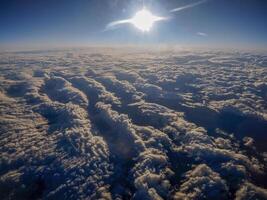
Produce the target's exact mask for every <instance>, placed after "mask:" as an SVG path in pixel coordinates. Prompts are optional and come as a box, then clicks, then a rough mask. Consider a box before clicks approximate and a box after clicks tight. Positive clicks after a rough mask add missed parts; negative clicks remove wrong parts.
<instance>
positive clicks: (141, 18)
mask: <svg viewBox="0 0 267 200" xmlns="http://www.w3.org/2000/svg"><path fill="white" fill-rule="evenodd" d="M160 19H161V17H157V16H154V15H153V14H152V13H151V12H150V11H149V10H147V9H146V8H143V9H142V10H140V11H138V12H137V13H136V14H135V16H134V17H133V18H132V19H131V20H130V23H132V24H133V25H134V26H135V27H136V28H138V29H140V30H141V31H143V32H148V31H150V29H151V28H152V26H153V24H154V22H156V21H159V20H160Z"/></svg>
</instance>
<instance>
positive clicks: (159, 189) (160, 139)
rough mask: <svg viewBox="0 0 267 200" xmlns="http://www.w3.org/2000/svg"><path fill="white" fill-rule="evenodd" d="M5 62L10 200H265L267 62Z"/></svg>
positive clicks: (118, 58)
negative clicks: (266, 65)
mask: <svg viewBox="0 0 267 200" xmlns="http://www.w3.org/2000/svg"><path fill="white" fill-rule="evenodd" d="M10 56H11V57H12V58H14V59H13V61H12V63H10V59H8V58H10ZM0 59H1V63H0V71H1V73H0V125H1V130H0V132H1V137H0V143H1V145H0V154H1V158H0V188H1V194H0V198H1V199H16V198H24V199H34V198H35V199H37V198H43V199H56V198H59V199H107V200H108V199H130V198H132V199H235V198H236V199H256V198H258V199H266V189H264V187H263V186H265V185H264V184H265V183H264V180H263V179H264V177H266V152H265V151H266V145H265V143H264V142H263V141H265V140H266V136H265V134H263V133H264V131H265V130H266V119H267V117H266V84H265V83H266V82H267V72H266V67H264V65H265V63H266V57H264V56H261V55H254V54H251V53H233V52H223V51H221V52H216V51H198V52H195V51H189V50H188V51H176V50H170V49H160V50H151V49H127V48H122V49H116V48H115V49H113V48H108V49H103V48H92V49H90V48H89V49H86V50H60V51H59V50H58V51H47V52H46V51H41V52H28V53H27V54H25V53H23V52H21V53H16V54H14V53H3V54H0ZM25 63H27V65H25Z"/></svg>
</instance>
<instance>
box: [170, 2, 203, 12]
mask: <svg viewBox="0 0 267 200" xmlns="http://www.w3.org/2000/svg"><path fill="white" fill-rule="evenodd" d="M207 1H208V0H202V1H198V2H196V3H192V4H188V5H186V6H182V7H178V8H174V9H172V10H170V12H179V11H181V10H185V9H188V8H193V7H195V6H198V5H201V4H203V3H206V2H207Z"/></svg>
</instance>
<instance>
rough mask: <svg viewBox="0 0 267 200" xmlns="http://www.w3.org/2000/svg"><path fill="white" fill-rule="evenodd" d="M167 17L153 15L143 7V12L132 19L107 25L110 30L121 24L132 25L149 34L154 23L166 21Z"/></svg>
mask: <svg viewBox="0 0 267 200" xmlns="http://www.w3.org/2000/svg"><path fill="white" fill-rule="evenodd" d="M166 19H167V18H166V17H159V16H156V15H153V14H152V13H151V12H150V11H149V10H147V9H146V8H145V7H143V9H142V10H139V11H138V12H137V13H136V14H135V15H134V16H133V17H132V18H130V19H124V20H119V21H114V22H111V23H109V24H108V25H107V29H108V28H112V27H114V26H117V25H120V24H127V23H129V24H132V25H134V26H135V27H136V28H138V29H139V30H141V31H142V32H149V31H150V30H151V28H152V27H153V25H154V23H155V22H157V21H161V20H166Z"/></svg>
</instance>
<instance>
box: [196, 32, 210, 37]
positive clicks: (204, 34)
mask: <svg viewBox="0 0 267 200" xmlns="http://www.w3.org/2000/svg"><path fill="white" fill-rule="evenodd" d="M197 35H199V36H202V37H207V36H208V34H207V33H203V32H197Z"/></svg>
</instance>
